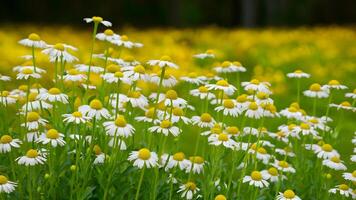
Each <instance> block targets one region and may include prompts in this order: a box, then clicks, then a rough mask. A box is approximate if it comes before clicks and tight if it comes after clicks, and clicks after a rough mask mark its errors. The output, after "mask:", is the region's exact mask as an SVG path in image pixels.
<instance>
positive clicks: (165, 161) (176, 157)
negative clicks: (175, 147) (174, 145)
mask: <svg viewBox="0 0 356 200" xmlns="http://www.w3.org/2000/svg"><path fill="white" fill-rule="evenodd" d="M161 160H162V165H163V166H165V170H166V171H168V170H169V169H172V168H175V167H178V168H179V169H181V170H185V169H186V168H187V167H188V166H190V163H189V161H188V160H187V159H186V158H185V155H184V153H183V152H177V153H175V154H173V155H172V156H170V155H168V154H163V155H162V157H161Z"/></svg>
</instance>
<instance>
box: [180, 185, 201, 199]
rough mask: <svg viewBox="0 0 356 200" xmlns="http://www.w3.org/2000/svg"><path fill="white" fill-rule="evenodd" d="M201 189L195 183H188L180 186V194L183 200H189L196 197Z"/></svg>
mask: <svg viewBox="0 0 356 200" xmlns="http://www.w3.org/2000/svg"><path fill="white" fill-rule="evenodd" d="M199 190H200V189H199V188H198V187H197V186H196V184H195V183H194V182H191V181H188V182H187V183H185V184H182V185H181V186H179V190H178V191H177V192H178V193H181V198H185V199H187V200H191V199H193V197H194V195H195V194H196V193H197V192H199Z"/></svg>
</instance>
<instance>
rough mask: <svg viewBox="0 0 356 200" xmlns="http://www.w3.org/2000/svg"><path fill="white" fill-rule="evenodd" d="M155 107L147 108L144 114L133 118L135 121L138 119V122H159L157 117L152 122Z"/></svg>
mask: <svg viewBox="0 0 356 200" xmlns="http://www.w3.org/2000/svg"><path fill="white" fill-rule="evenodd" d="M154 110H155V108H149V109H147V110H146V112H145V116H138V117H135V120H136V121H139V122H150V123H159V122H160V121H159V119H155V120H154V122H153V118H154V117H153V116H154V112H155V111H154Z"/></svg>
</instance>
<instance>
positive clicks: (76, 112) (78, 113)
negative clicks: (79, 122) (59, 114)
mask: <svg viewBox="0 0 356 200" xmlns="http://www.w3.org/2000/svg"><path fill="white" fill-rule="evenodd" d="M72 115H73V117H82V116H83V114H82V113H81V112H79V111H75V112H73V113H72Z"/></svg>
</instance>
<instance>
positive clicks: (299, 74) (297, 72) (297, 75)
mask: <svg viewBox="0 0 356 200" xmlns="http://www.w3.org/2000/svg"><path fill="white" fill-rule="evenodd" d="M287 77H289V78H309V77H310V74H307V73H305V72H303V71H302V70H299V69H298V70H295V71H294V72H292V73H288V74H287Z"/></svg>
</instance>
